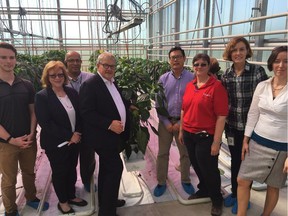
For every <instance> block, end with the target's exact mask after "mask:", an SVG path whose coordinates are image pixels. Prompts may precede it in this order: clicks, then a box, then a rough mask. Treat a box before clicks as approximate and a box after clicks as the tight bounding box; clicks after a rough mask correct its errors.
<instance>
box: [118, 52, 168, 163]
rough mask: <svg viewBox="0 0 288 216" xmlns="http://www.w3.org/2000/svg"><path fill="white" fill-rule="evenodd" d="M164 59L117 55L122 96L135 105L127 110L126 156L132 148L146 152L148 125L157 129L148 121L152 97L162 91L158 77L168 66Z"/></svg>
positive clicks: (153, 99)
mask: <svg viewBox="0 0 288 216" xmlns="http://www.w3.org/2000/svg"><path fill="white" fill-rule="evenodd" d="M169 67H170V66H169V64H168V63H167V62H160V61H151V60H148V59H141V58H126V57H123V58H121V57H118V59H117V70H116V74H115V79H116V81H117V84H118V86H119V87H120V88H121V89H122V95H123V97H124V98H125V99H127V100H130V101H131V103H132V104H133V105H134V106H135V107H137V109H133V110H132V111H131V113H130V126H131V132H130V138H129V140H128V142H126V143H125V153H126V156H127V157H128V158H129V157H130V155H131V153H132V151H135V152H136V153H137V152H138V151H141V152H142V153H143V154H145V151H146V147H147V144H148V141H149V139H150V134H149V130H148V128H149V127H150V128H151V130H152V131H153V132H154V133H156V134H158V133H157V130H156V129H155V128H154V127H153V126H152V124H151V123H150V122H149V117H150V110H151V109H152V103H153V102H152V101H155V99H156V96H157V95H158V94H159V93H161V91H163V88H162V86H161V85H159V84H158V79H159V77H160V75H161V74H163V73H164V72H166V71H167V70H169Z"/></svg>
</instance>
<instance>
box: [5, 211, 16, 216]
mask: <svg viewBox="0 0 288 216" xmlns="http://www.w3.org/2000/svg"><path fill="white" fill-rule="evenodd" d="M4 216H19V213H18V211H17V210H15V211H13V212H11V213H7V212H5V213H4Z"/></svg>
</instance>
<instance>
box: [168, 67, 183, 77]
mask: <svg viewBox="0 0 288 216" xmlns="http://www.w3.org/2000/svg"><path fill="white" fill-rule="evenodd" d="M184 71H185V68H183V69H182V71H181V73H180V76H179V77H178V78H177V77H176V76H175V75H174V71H173V70H171V71H170V74H171V75H172V76H173V77H174V78H175V79H181V78H182V75H183V73H184Z"/></svg>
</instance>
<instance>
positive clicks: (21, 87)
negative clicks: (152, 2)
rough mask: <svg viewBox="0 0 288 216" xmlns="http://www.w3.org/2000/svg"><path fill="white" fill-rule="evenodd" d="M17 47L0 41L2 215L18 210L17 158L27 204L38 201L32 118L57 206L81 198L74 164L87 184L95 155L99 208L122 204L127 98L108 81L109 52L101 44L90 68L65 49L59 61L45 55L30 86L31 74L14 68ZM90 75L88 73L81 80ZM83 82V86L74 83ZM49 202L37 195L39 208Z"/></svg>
mask: <svg viewBox="0 0 288 216" xmlns="http://www.w3.org/2000/svg"><path fill="white" fill-rule="evenodd" d="M16 57H17V51H16V49H15V48H14V46H12V45H11V44H8V43H5V42H1V43H0V173H1V174H2V179H1V191H2V200H3V204H4V207H5V216H19V213H18V209H17V205H16V189H15V186H16V177H17V173H18V162H19V165H20V169H21V172H22V180H23V187H24V189H25V198H26V200H27V205H28V206H31V207H32V208H34V209H37V208H38V206H39V204H40V200H39V199H38V198H37V197H36V187H35V173H34V166H35V160H36V153H37V145H36V126H37V124H39V126H40V127H41V131H40V145H41V148H43V149H44V150H45V153H46V155H47V157H48V160H49V162H50V166H51V170H52V183H53V186H54V190H55V192H56V195H57V197H58V200H59V203H58V205H57V207H58V209H59V211H60V212H61V214H71V213H72V214H73V213H74V212H75V211H74V209H73V208H72V206H73V205H74V206H80V207H81V206H86V205H87V204H88V203H87V201H85V200H84V199H82V198H79V197H77V196H76V189H75V184H76V181H77V172H76V166H77V163H78V156H79V154H80V174H81V178H82V182H83V185H84V188H85V190H86V191H88V192H90V190H91V189H92V190H97V188H96V185H95V188H94V186H91V185H90V183H91V178H93V173H94V169H95V152H96V153H97V154H98V155H99V177H98V186H99V193H98V196H99V203H98V205H99V211H98V215H99V216H115V215H116V208H117V207H121V206H123V205H125V200H120V199H118V192H119V187H120V180H121V175H122V170H123V165H122V160H121V158H120V155H119V152H120V151H121V149H120V146H121V144H122V142H125V141H126V140H127V139H128V137H129V119H128V116H129V115H128V108H129V107H130V103H129V101H126V100H124V98H123V97H122V96H121V92H120V90H119V88H118V86H117V84H116V83H115V82H114V74H115V69H116V59H115V57H114V56H113V55H112V54H111V53H108V52H104V53H102V54H101V55H99V58H98V60H97V74H95V75H93V74H90V73H86V72H83V71H81V70H80V68H81V63H82V60H81V56H80V54H79V53H77V52H74V51H72V52H68V53H67V54H66V56H65V61H64V63H62V62H61V61H50V62H48V63H47V64H46V66H45V67H44V70H43V73H42V77H41V83H42V87H43V89H42V90H41V91H39V92H37V93H35V90H34V88H33V85H32V84H31V82H29V81H27V80H25V79H22V78H20V77H18V76H17V75H16V74H15V73H14V68H15V65H16ZM88 80H89V81H88ZM82 85H83V90H82V89H81V90H80V86H82ZM48 208H49V204H48V203H47V202H45V203H44V207H43V210H47V209H48Z"/></svg>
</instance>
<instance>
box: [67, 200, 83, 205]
mask: <svg viewBox="0 0 288 216" xmlns="http://www.w3.org/2000/svg"><path fill="white" fill-rule="evenodd" d="M68 203H69V204H70V205H76V206H86V205H88V203H87V201H86V200H84V199H82V201H80V202H76V201H73V200H69V201H68Z"/></svg>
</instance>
